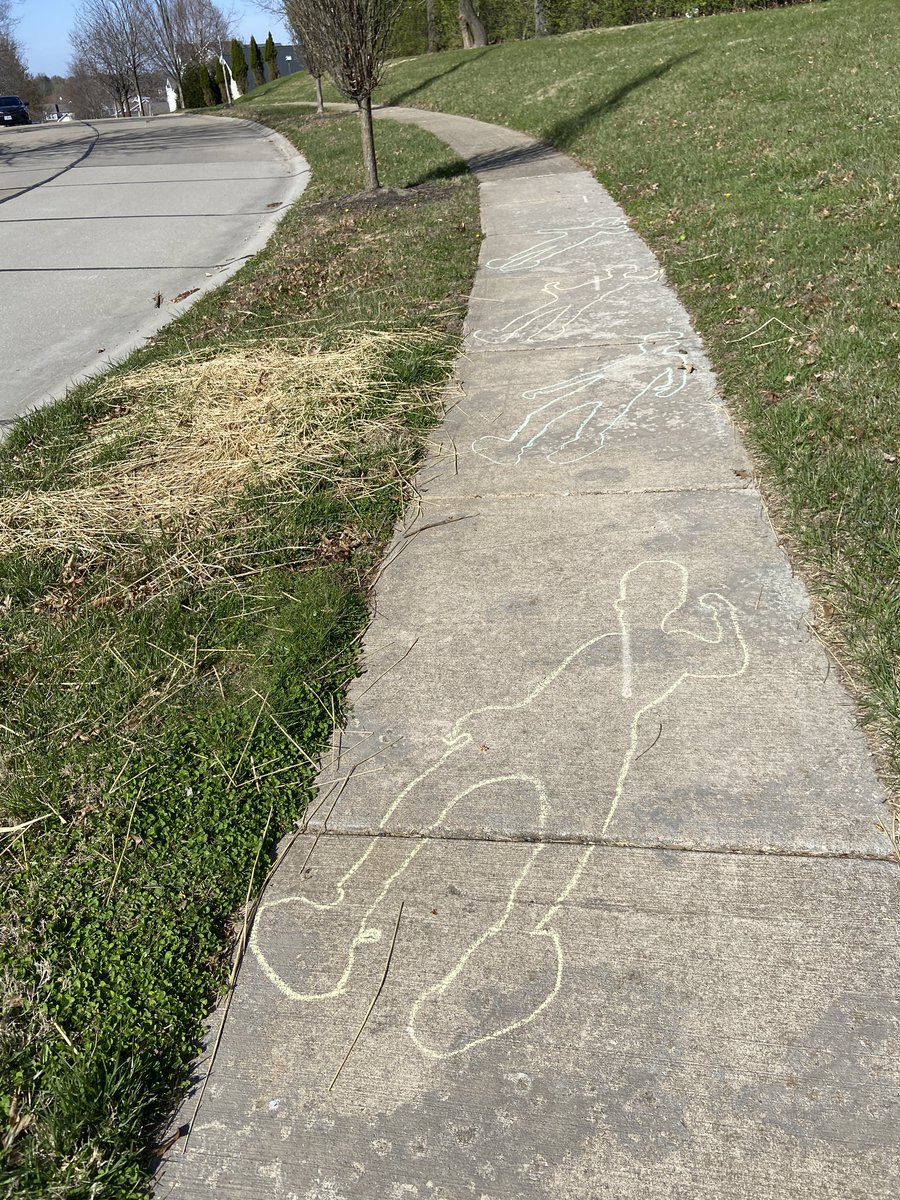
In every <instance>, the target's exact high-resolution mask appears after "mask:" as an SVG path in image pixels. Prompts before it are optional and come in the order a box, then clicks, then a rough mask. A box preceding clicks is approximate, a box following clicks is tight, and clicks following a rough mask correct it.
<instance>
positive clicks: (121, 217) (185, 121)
mask: <svg viewBox="0 0 900 1200" xmlns="http://www.w3.org/2000/svg"><path fill="white" fill-rule="evenodd" d="M308 176H309V171H308V167H307V165H306V163H305V161H304V160H303V158H302V157H301V156H300V155H299V154H297V153H296V152H295V151H294V150H293V149H292V148H291V147H290V146H289V145H288V143H287V142H286V141H285V140H284V139H283V138H281V137H280V136H279V135H278V134H275V133H273V132H272V131H271V130H267V129H263V128H262V127H261V126H258V125H255V124H253V123H252V122H249V121H238V120H226V119H222V118H216V117H201V116H183V115H178V116H172V117H153V118H146V119H131V120H121V121H94V122H78V123H75V124H65V125H61V126H57V127H51V128H47V127H46V126H33V127H31V128H16V129H14V130H13V129H9V130H4V131H3V133H2V135H0V299H2V304H0V307H2V311H3V313H4V315H5V316H6V320H5V321H4V322H3V323H2V327H0V421H9V420H10V419H11V418H13V417H15V416H16V415H18V414H20V413H22V412H24V411H27V410H28V409H31V408H34V407H35V406H37V405H39V404H41V403H43V402H45V401H46V400H48V399H50V398H51V397H53V396H58V395H60V394H62V393H63V392H64V391H65V389H66V386H67V385H68V384H70V383H72V382H73V381H75V380H77V379H79V378H83V377H84V375H86V374H90V373H91V372H93V371H96V370H97V369H98V368H99V367H102V366H104V365H105V364H106V363H108V362H110V361H114V360H117V359H120V358H122V357H123V355H124V354H125V353H127V352H128V351H130V350H132V349H134V348H135V347H136V346H139V345H141V344H142V343H143V341H144V339H145V338H147V337H149V336H150V335H151V334H152V333H154V332H155V330H157V329H158V328H159V327H160V326H161V325H163V324H164V323H165V322H166V321H168V320H171V319H172V318H173V317H174V316H177V315H178V314H179V313H180V312H182V311H184V309H185V308H186V307H187V305H188V304H189V303H191V302H192V301H193V300H194V299H196V297H197V295H198V294H199V292H202V291H205V290H208V289H209V288H211V287H215V286H217V285H218V284H219V283H221V282H223V281H224V280H225V279H227V278H228V276H229V275H230V274H233V273H234V271H236V270H237V269H238V268H239V267H240V266H241V264H242V263H243V262H244V261H245V260H246V258H248V257H249V256H250V255H252V254H254V253H255V252H256V251H257V250H259V249H260V248H261V246H263V245H264V244H265V242H266V240H267V239H268V237H269V235H270V234H271V232H272V230H273V228H274V227H275V224H276V223H277V221H278V219H279V218H280V217H281V216H282V215H283V213H284V211H285V209H286V206H287V205H288V204H289V203H290V201H292V200H293V199H294V198H296V196H298V195H299V194H300V192H301V191H302V190H303V188H304V187H305V185H306V181H307V179H308ZM186 293H188V295H185V294H186ZM179 297H181V299H179Z"/></svg>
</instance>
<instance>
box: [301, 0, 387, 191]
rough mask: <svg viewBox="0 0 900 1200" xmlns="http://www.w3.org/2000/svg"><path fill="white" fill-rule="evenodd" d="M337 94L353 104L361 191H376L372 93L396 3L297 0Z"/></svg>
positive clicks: (377, 80)
mask: <svg viewBox="0 0 900 1200" xmlns="http://www.w3.org/2000/svg"><path fill="white" fill-rule="evenodd" d="M299 3H300V6H301V8H302V9H303V12H304V14H305V16H304V21H305V28H306V29H307V30H308V31H309V32H312V33H313V35H314V36H313V40H314V42H315V45H316V52H318V53H319V54H320V56H321V61H322V62H323V63H324V64H325V67H326V68H327V70H328V73H329V75H330V76H331V77H332V79H333V80H334V82H335V84H336V85H337V88H338V91H340V92H343V94H344V95H345V96H346V97H347V98H348V99H350V100H353V101H355V102H356V106H357V108H358V109H359V116H360V126H361V129H362V144H363V163H364V164H365V171H366V190H367V191H370V192H375V191H378V188H379V187H380V186H381V185H380V183H379V181H378V163H377V161H376V158H375V133H374V130H373V127H372V93H373V92H374V91H375V89H376V87H377V86H378V84H379V82H380V81H381V74H382V71H383V70H384V60H385V57H386V55H387V48H388V40H389V38H390V35H391V27H392V25H393V21H394V16H395V14H396V11H397V7H398V0H299Z"/></svg>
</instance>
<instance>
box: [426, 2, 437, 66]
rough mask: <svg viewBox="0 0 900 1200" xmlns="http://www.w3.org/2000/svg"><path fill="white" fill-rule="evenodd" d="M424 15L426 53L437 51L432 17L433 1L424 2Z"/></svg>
mask: <svg viewBox="0 0 900 1200" xmlns="http://www.w3.org/2000/svg"><path fill="white" fill-rule="evenodd" d="M425 15H426V18H427V20H428V53H429V54H434V52H435V51H436V50H437V21H436V19H435V15H434V0H425Z"/></svg>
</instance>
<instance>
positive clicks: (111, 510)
mask: <svg viewBox="0 0 900 1200" xmlns="http://www.w3.org/2000/svg"><path fill="white" fill-rule="evenodd" d="M415 340H416V336H415V335H409V334H406V335H403V336H402V337H401V336H399V335H395V334H390V333H367V334H361V335H359V336H358V337H356V338H355V339H354V340H353V341H351V342H350V343H349V344H345V345H344V346H343V347H342V348H341V349H339V350H329V351H322V350H319V348H318V347H317V346H315V345H310V344H307V345H303V346H299V347H298V346H297V345H279V344H272V345H268V346H253V347H247V348H241V349H235V350H228V351H226V352H223V353H220V354H216V355H214V356H212V357H206V358H198V357H196V356H185V357H182V358H180V359H176V360H174V361H172V360H170V361H168V362H166V363H165V364H161V365H158V366H152V367H147V368H144V369H143V370H137V371H132V372H129V373H127V374H125V375H121V376H118V377H116V378H113V379H110V380H108V381H106V382H105V383H103V384H102V385H101V387H100V389H99V391H98V397H99V398H100V399H101V400H104V401H107V402H108V403H109V404H110V406H111V408H114V409H116V410H117V411H116V413H115V415H113V416H110V417H107V418H106V419H105V420H103V421H102V422H100V423H99V424H98V425H97V426H95V428H94V430H93V431H92V437H91V440H90V442H89V443H88V445H87V446H86V447H84V449H82V450H81V451H80V452H79V453H78V455H77V456H76V458H75V460H74V463H73V465H74V467H75V469H76V472H77V474H78V476H79V477H80V478H79V482H78V483H77V484H76V485H73V486H71V487H67V488H62V489H57V490H54V491H29V492H25V493H21V492H20V493H18V494H16V495H12V496H4V497H0V554H10V553H14V552H41V551H46V550H62V551H79V552H82V553H93V552H98V551H99V552H103V551H104V550H106V551H108V550H110V549H114V548H116V546H117V545H118V544H119V542H120V540H122V539H127V538H128V537H129V536H131V535H135V534H144V535H146V534H150V535H152V534H153V533H154V532H159V531H160V530H161V529H163V528H166V529H172V528H176V527H179V526H184V525H188V524H190V526H191V527H192V528H196V527H198V526H201V525H209V524H210V523H211V522H212V520H213V518H214V516H215V514H216V512H217V511H221V509H222V505H223V502H225V501H226V500H227V499H228V498H229V497H233V496H235V495H236V494H237V493H239V492H240V491H241V490H242V489H243V488H244V487H246V486H247V485H248V484H250V483H255V482H282V483H285V484H287V483H288V482H289V481H292V485H293V486H300V485H302V479H307V480H309V481H310V482H312V481H314V480H315V479H316V478H317V476H319V475H321V474H322V473H323V472H324V471H325V470H326V469H327V470H328V473H329V477H330V478H332V479H334V478H335V475H336V474H340V473H341V472H342V471H343V472H349V471H352V470H353V468H354V467H355V466H356V464H357V463H358V461H359V458H360V456H361V454H362V453H363V452H365V451H370V450H371V449H373V448H376V447H378V446H379V445H380V446H384V445H389V444H391V443H392V442H393V441H396V439H397V438H398V436H399V435H400V434H401V431H402V428H403V424H404V418H405V417H406V415H407V414H408V413H409V411H410V409H411V408H413V407H420V406H421V405H422V403H423V399H424V397H423V396H422V395H421V394H420V393H417V392H413V391H410V390H408V389H407V390H404V389H398V387H397V385H396V383H392V382H391V380H390V371H389V367H388V359H389V357H390V356H391V354H393V353H394V352H395V351H397V350H398V349H403V348H408V347H410V346H411V345H412V343H413V342H414V341H415ZM301 477H302V478H301Z"/></svg>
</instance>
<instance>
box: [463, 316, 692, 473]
mask: <svg viewBox="0 0 900 1200" xmlns="http://www.w3.org/2000/svg"><path fill="white" fill-rule="evenodd" d="M663 339H665V340H663ZM680 341H681V335H680V334H677V333H674V332H671V331H665V332H664V333H652V334H649V335H648V336H647V337H645V338H644V339H643V340H642V342H641V344H640V345H639V346H638V347H637V349H636V350H635V351H633V352H631V353H629V354H624V355H622V356H620V357H619V358H617V359H614V360H613V361H612V362H611V363H608V364H606V365H605V366H604V367H602V368H597V369H595V370H589V371H582V372H581V373H580V374H578V375H573V376H572V377H571V378H569V379H564V380H562V381H561V382H559V383H552V384H548V385H547V386H546V387H542V388H533V389H530V390H529V391H527V392H523V393H522V399H523V400H526V401H528V402H534V401H538V404H537V406H536V407H535V408H533V409H532V410H531V411H530V412H529V413H528V415H527V416H526V417H525V419H524V420H523V421H522V422H521V424H520V425H519V426H518V427H517V428H516V429H515V430H514V431H513V432H512V434H510V435H509V436H508V437H502V436H497V435H493V434H486V435H485V436H483V437H480V438H476V440H475V441H474V442H473V443H472V450H473V451H474V452H475V453H476V454H478V455H480V456H481V457H482V458H486V459H488V460H489V461H490V462H493V463H497V464H498V465H500V466H516V465H518V464H519V463H521V462H522V460H523V459H524V458H525V457H526V456H540V457H542V458H544V459H545V460H546V461H547V462H549V463H552V464H554V465H568V464H571V463H575V462H580V461H582V460H583V459H585V458H589V457H590V456H591V455H593V454H596V453H597V452H598V451H599V450H601V449H602V448H603V446H604V445H605V443H606V438H607V435H608V434H609V432H610V431H611V430H612V429H614V428H615V427H616V426H617V425H618V424H619V423H620V422H621V421H623V420H624V419H625V418H626V417H627V416H628V415H629V414H632V413H633V412H634V411H635V410H637V409H639V406H640V402H641V401H642V400H645V399H646V398H647V397H649V396H656V397H663V398H668V397H671V396H674V395H675V394H676V393H677V392H680V391H681V389H682V388H683V387H684V385H685V382H686V380H687V374H686V372H685V371H683V370H678V369H677V368H676V364H678V365H679V366H680V365H681V363H682V361H683V353H682V352H681V350H680V348H679V343H680ZM667 359H668V360H669V361H668V362H667V361H666V360H667Z"/></svg>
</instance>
